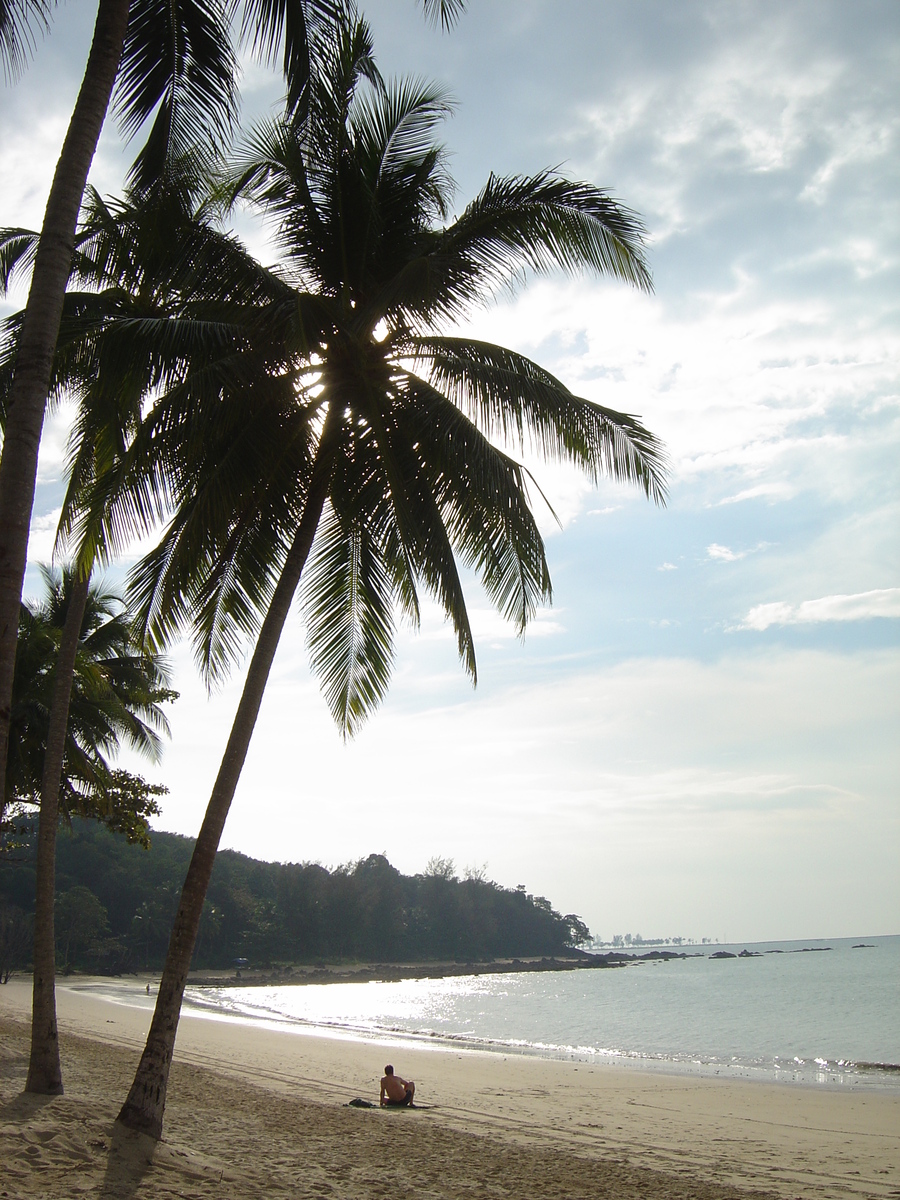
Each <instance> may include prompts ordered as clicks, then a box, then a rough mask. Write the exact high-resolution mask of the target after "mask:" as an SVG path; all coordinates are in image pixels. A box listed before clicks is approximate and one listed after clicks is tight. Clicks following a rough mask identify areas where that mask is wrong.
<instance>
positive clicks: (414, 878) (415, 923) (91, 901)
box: [0, 819, 590, 974]
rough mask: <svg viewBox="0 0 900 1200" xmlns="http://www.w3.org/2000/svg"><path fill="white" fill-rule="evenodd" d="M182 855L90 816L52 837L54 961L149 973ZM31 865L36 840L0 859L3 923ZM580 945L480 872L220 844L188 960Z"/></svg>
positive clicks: (14, 955)
mask: <svg viewBox="0 0 900 1200" xmlns="http://www.w3.org/2000/svg"><path fill="white" fill-rule="evenodd" d="M193 848H194V842H193V840H192V839H191V838H187V837H182V836H180V835H178V834H173V833H162V832H153V834H152V837H151V843H150V848H149V850H147V849H144V848H143V847H142V846H140V845H138V844H129V843H128V841H127V840H126V839H125V838H124V837H122V836H121V835H116V834H114V833H113V832H111V831H110V830H109V829H108V828H106V827H105V826H103V825H102V824H100V823H99V822H96V821H88V820H80V819H76V820H74V821H73V822H72V826H71V828H70V829H69V830H68V831H66V832H63V833H61V835H60V837H59V839H58V858H57V897H56V943H57V965H58V967H59V968H60V969H62V970H72V969H80V970H85V971H93V972H98V973H110V974H119V973H123V972H130V971H138V970H159V969H160V968H161V967H162V964H163V962H164V960H165V954H166V947H167V944H168V940H169V934H170V932H171V928H172V920H173V917H174V914H175V908H176V906H177V903H178V895H179V892H180V889H181V883H182V880H183V878H184V875H185V872H186V870H187V866H188V862H189V861H190V856H191V853H192V852H193ZM34 871H35V868H34V838H33V836H32V837H28V836H26V837H25V839H24V844H23V845H22V847H21V848H20V850H19V851H18V852H17V853H15V854H11V855H7V856H4V859H3V860H0V927H3V928H7V927H8V928H10V929H11V927H12V925H13V924H14V921H15V919H16V918H18V920H19V921H20V922H27V917H28V915H29V914H30V912H31V911H32V909H33V904H34ZM589 937H590V932H589V930H588V928H587V926H586V925H585V924H584V922H583V921H582V920H581V919H580V918H579V917H577V916H575V915H574V914H566V915H562V914H560V913H559V912H557V911H556V909H554V908H553V906H552V904H551V903H550V901H549V900H547V899H546V898H545V897H543V896H534V895H531V894H530V893H527V892H526V890H525V888H524V887H519V888H507V887H502V886H501V885H500V884H497V883H494V882H492V881H491V880H488V879H486V878H485V877H484V875H483V872H467V873H466V874H465V875H464V876H463V877H462V878H459V877H458V876H457V874H456V872H455V870H454V867H453V864H452V862H449V861H448V860H446V859H432V861H431V862H430V863H429V864H428V867H427V868H426V870H425V871H424V872H422V873H421V874H417V875H403V874H402V873H401V872H400V871H398V870H397V868H396V867H394V866H392V865H391V863H390V862H388V860H387V858H385V857H384V855H382V854H370V855H369V856H368V857H367V858H361V859H359V860H358V861H356V862H352V863H347V864H344V865H343V866H339V867H336V868H334V869H332V870H328V869H327V868H326V867H323V866H321V865H319V864H318V863H267V862H260V861H258V860H256V859H253V858H249V857H248V856H247V855H245V854H240V853H238V852H237V851H234V850H223V851H221V852H220V853H219V855H218V857H217V859H216V865H215V868H214V870H213V875H212V880H211V882H210V886H209V892H208V894H207V899H206V904H205V906H204V911H203V917H202V919H201V922H200V932H199V935H198V939H197V947H196V950H195V953H194V959H193V965H194V967H195V968H201V969H211V970H212V969H215V970H220V969H223V968H231V967H233V966H234V964H235V962H236V961H237V960H241V959H246V960H248V961H249V964H250V965H251V967H252V968H259V969H263V970H266V969H271V968H273V967H279V966H284V965H286V964H298V965H299V964H319V963H321V964H330V963H339V962H363V963H373V962H379V963H396V962H429V961H431V962H433V961H462V962H484V961H490V960H492V959H495V958H531V957H538V956H540V957H543V956H548V957H549V956H554V955H561V954H565V953H566V952H567V951H571V949H572V947H574V946H577V945H579V944H580V943H582V942H584V941H585V940H587V939H588V938H589ZM0 939H2V934H0ZM0 944H2V941H0ZM14 945H15V944H14V942H13V941H12V939H11V940H10V946H9V948H8V949H7V950H6V964H5V965H6V969H7V970H8V969H9V968H10V967H11V966H17V967H25V966H27V965H28V963H29V947H28V942H27V938H26V939H24V940H23V939H20V941H19V944H18V946H17V948H14ZM2 957H3V955H2V951H0V972H3V970H4V962H3V961H2ZM13 960H14V961H13Z"/></svg>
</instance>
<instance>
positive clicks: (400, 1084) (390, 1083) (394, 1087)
mask: <svg viewBox="0 0 900 1200" xmlns="http://www.w3.org/2000/svg"><path fill="white" fill-rule="evenodd" d="M415 1094H416V1085H415V1084H414V1083H413V1081H412V1080H411V1079H404V1078H403V1077H402V1076H401V1075H396V1074H395V1073H394V1068H393V1067H392V1066H391V1065H390V1064H388V1065H387V1066H386V1067H385V1068H384V1076H383V1077H382V1080H381V1101H380V1103H381V1107H382V1108H412V1107H413V1097H414V1096H415Z"/></svg>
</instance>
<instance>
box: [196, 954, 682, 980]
mask: <svg viewBox="0 0 900 1200" xmlns="http://www.w3.org/2000/svg"><path fill="white" fill-rule="evenodd" d="M704 957H706V956H705V955H703V954H699V953H698V954H686V953H684V952H675V951H672V950H651V951H649V952H648V953H647V954H623V953H621V952H619V951H612V952H611V953H609V954H589V953H587V952H586V951H582V952H581V953H580V954H579V955H578V956H577V957H575V956H573V957H571V958H569V957H566V958H560V957H553V958H502V959H495V960H492V961H490V962H466V963H459V962H426V963H359V964H338V963H336V964H324V965H315V966H296V967H288V968H286V969H285V970H281V971H279V970H272V971H252V970H251V971H248V970H241V971H240V972H237V971H204V972H200V971H198V972H197V973H196V974H192V975H189V976H188V987H193V988H223V987H272V986H273V985H278V986H285V985H289V984H300V985H302V984H322V983H400V982H401V981H402V980H404V979H447V978H453V977H455V976H459V975H503V974H520V973H524V972H528V971H602V970H608V969H614V968H617V967H627V966H630V965H632V964H634V963H641V962H661V961H668V960H669V959H682V958H704Z"/></svg>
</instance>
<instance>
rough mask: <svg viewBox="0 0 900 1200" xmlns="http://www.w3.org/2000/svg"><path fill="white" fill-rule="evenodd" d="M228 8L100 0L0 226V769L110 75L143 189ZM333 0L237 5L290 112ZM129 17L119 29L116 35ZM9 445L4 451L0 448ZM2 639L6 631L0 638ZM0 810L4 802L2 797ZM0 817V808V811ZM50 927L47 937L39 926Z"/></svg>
mask: <svg viewBox="0 0 900 1200" xmlns="http://www.w3.org/2000/svg"><path fill="white" fill-rule="evenodd" d="M423 2H424V6H425V9H426V14H427V15H429V16H432V17H438V18H439V19H440V20H441V21H442V23H443V24H444V25H445V26H448V25H449V24H450V23H452V21H453V20H454V19H455V17H456V16H457V15H458V13H459V11H460V10H461V9H462V7H463V5H462V3H461V0H423ZM51 7H52V6H51V4H50V3H49V2H48V0H21V2H17V3H12V4H4V3H0V57H2V59H3V62H4V65H5V66H6V68H7V73H8V74H9V73H12V74H14V73H15V71H16V70H18V69H19V68H20V67H21V66H22V64H23V62H24V60H25V58H26V57H27V52H28V50H29V49H30V48H31V45H32V43H33V40H34V39H33V24H30V23H29V22H32V23H37V24H43V25H44V26H46V25H47V24H48V21H49V14H50V10H51ZM232 9H233V6H232V5H231V4H229V3H226V2H225V0H179V2H178V3H177V4H175V5H172V4H170V3H168V2H166V3H162V2H161V0H101V2H100V4H99V7H98V14H97V21H96V26H95V31H94V43H93V46H92V50H91V55H90V58H89V61H88V65H87V70H86V73H85V77H84V83H83V85H82V89H81V92H80V94H79V98H78V103H77V105H76V108H75V111H74V113H73V117H72V121H71V124H70V127H69V133H68V135H67V138H66V141H65V144H64V147H63V152H62V155H61V157H60V160H59V163H58V165H57V171H56V175H55V177H54V182H53V187H52V189H51V194H50V199H49V201H48V206H47V212H46V215H45V220H44V228H43V231H42V233H41V235H40V238H38V237H36V236H33V235H29V234H28V232H27V231H24V230H7V231H5V232H4V234H3V236H2V238H0V276H2V286H3V288H4V289H5V288H6V286H7V284H8V281H9V278H10V275H11V273H12V272H13V271H14V270H16V269H18V268H21V267H22V266H23V265H24V266H26V267H31V266H33V273H32V280H31V290H30V292H29V299H28V306H27V308H26V309H25V312H24V313H23V314H22V320H21V322H20V324H19V328H18V329H17V337H16V342H15V355H14V358H13V360H12V366H13V368H14V369H13V371H12V372H11V376H10V380H9V382H8V386H7V387H6V388H5V389H4V393H3V400H4V405H3V415H4V417H5V422H4V433H5V440H4V448H5V452H4V455H3V458H2V460H0V772H2V770H3V768H4V764H5V762H6V756H7V748H8V733H9V728H8V709H6V708H5V706H4V704H3V699H4V697H5V696H6V695H7V694H8V689H9V687H11V686H12V669H13V661H14V657H15V645H14V643H13V642H12V641H11V634H10V631H11V630H12V628H13V627H12V624H11V622H10V620H8V619H7V620H6V621H5V623H4V619H3V616H4V613H5V614H6V616H7V618H8V617H9V615H10V613H11V612H12V610H13V608H14V607H16V606H17V605H18V602H19V597H20V596H21V588H22V580H23V576H24V569H25V551H26V546H27V537H28V526H29V522H30V518H31V510H32V505H33V499H34V483H35V475H36V467H37V451H38V445H39V441H40V434H41V427H42V424H43V417H44V408H45V403H46V399H47V395H48V391H49V390H50V388H51V374H52V367H51V358H52V355H53V343H54V341H55V340H56V338H57V336H58V327H59V320H60V312H61V306H62V304H63V290H64V288H65V280H66V276H67V275H68V274H69V272H70V270H71V266H72V249H73V246H72V243H73V237H74V226H75V219H76V214H77V211H78V207H79V204H80V203H81V197H82V195H83V192H84V188H85V182H86V179H87V172H88V170H89V167H90V163H91V160H92V158H93V153H94V150H95V148H96V144H97V140H98V138H99V134H100V129H101V127H102V124H103V121H104V119H105V113H106V109H107V107H108V105H109V101H110V96H111V93H112V88H113V83H114V80H115V79H116V78H117V77H118V79H119V85H120V95H119V107H120V112H121V116H122V123H123V127H124V129H125V132H126V133H129V134H131V133H134V132H136V130H137V129H138V128H139V127H140V126H141V125H142V124H143V123H144V122H145V121H146V120H147V119H148V118H149V117H150V116H151V115H152V113H153V112H154V109H156V117H155V119H154V121H153V124H152V128H151V130H150V135H149V137H148V140H147V143H146V145H145V146H144V148H143V150H142V151H141V153H140V155H139V156H138V159H137V161H136V163H135V165H134V167H133V168H132V173H131V177H132V180H133V182H134V184H135V186H137V187H144V188H147V187H148V186H152V185H154V184H155V182H156V181H158V179H159V178H160V175H162V176H163V177H165V176H166V175H168V173H169V172H170V171H171V170H172V168H173V165H174V163H175V162H177V161H178V158H179V155H180V154H182V153H183V151H184V148H185V145H186V142H187V141H191V142H192V140H193V138H194V137H195V136H196V130H197V129H200V128H204V127H207V128H208V129H209V130H210V131H211V133H212V141H213V143H215V141H216V139H217V138H219V137H221V136H222V135H223V134H224V133H225V132H226V130H227V128H228V127H229V125H230V121H231V117H232V114H233V110H234V59H233V54H232V51H231V47H230V43H229V41H228V37H227V27H228V24H229V20H230V17H231V14H232ZM335 11H336V6H335V0H293V2H286V0H275V2H274V3H272V2H270V0H246V2H245V4H244V19H243V33H244V35H245V36H247V37H249V38H250V40H252V41H253V43H254V46H255V48H256V49H257V50H258V51H260V52H261V54H262V55H263V56H269V57H271V56H272V55H273V53H274V52H275V51H276V50H277V48H278V46H279V45H280V44H283V47H284V74H285V80H286V82H287V96H286V105H287V109H288V111H290V112H293V113H300V112H302V110H303V106H304V103H305V94H306V84H307V80H308V78H309V73H310V70H311V62H310V57H309V47H310V41H309V31H310V30H311V29H312V28H314V27H315V25H316V23H317V22H321V21H323V20H329V19H332V18H333V16H334V15H335ZM126 22H127V31H126ZM6 451H8V453H7V452H6ZM82 558H83V556H82V557H80V558H79V562H80V568H79V570H80V574H79V578H78V580H77V584H76V588H75V591H74V593H73V597H72V603H71V604H70V606H69V624H68V627H67V629H66V630H64V635H63V638H62V640H61V643H60V647H59V658H58V660H57V663H56V670H55V683H54V697H53V703H52V708H51V718H50V730H49V734H48V744H47V751H46V754H45V759H44V777H43V785H42V794H43V801H42V805H41V832H40V834H39V844H40V851H39V855H38V861H39V869H38V898H37V907H38V909H41V910H47V914H48V915H47V919H46V921H44V920H39V921H38V922H37V926H38V929H39V931H41V938H40V939H39V941H40V942H41V944H43V943H44V942H46V945H45V946H44V948H43V951H42V952H41V953H37V952H36V959H39V960H40V961H41V962H42V963H44V964H45V967H46V970H37V969H36V970H35V975H34V988H35V1003H34V1013H33V1022H32V1058H31V1066H30V1069H29V1076H28V1082H27V1085H26V1088H27V1090H30V1091H36V1092H45V1093H58V1092H60V1091H61V1090H62V1076H61V1071H60V1064H59V1050H58V1039H57V1033H56V1015H55V1001H54V964H53V955H52V947H53V936H52V935H53V930H52V923H53V895H54V879H53V862H54V858H55V837H56V823H57V812H58V807H59V787H60V779H61V771H62V759H63V748H64V740H65V730H66V727H67V722H68V704H69V694H70V689H71V680H72V672H73V668H74V660H75V654H76V647H77V642H78V632H79V629H80V624H81V614H80V611H79V609H80V607H81V606H83V605H84V604H85V603H86V601H87V594H88V587H89V582H90V565H89V563H88V562H87V561H86V560H85V561H82ZM4 632H5V634H7V635H9V636H5V637H4ZM0 807H2V805H0ZM0 816H2V813H0ZM44 934H46V937H44V936H43V935H44Z"/></svg>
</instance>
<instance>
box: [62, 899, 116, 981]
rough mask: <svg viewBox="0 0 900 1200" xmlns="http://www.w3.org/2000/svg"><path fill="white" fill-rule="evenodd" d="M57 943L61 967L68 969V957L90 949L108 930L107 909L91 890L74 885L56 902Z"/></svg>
mask: <svg viewBox="0 0 900 1200" xmlns="http://www.w3.org/2000/svg"><path fill="white" fill-rule="evenodd" d="M55 926H56V942H57V946H58V947H59V948H60V949H61V951H62V960H63V961H62V966H63V969H64V970H67V969H68V966H69V958H70V955H71V956H72V957H75V956H76V955H77V953H78V951H79V950H84V949H87V948H89V947H91V946H92V945H93V943H95V942H96V941H97V940H98V939H99V938H100V937H101V936H102V935H103V934H104V933H106V932H107V931H108V929H109V924H108V922H107V915H106V909H105V908H104V907H103V905H102V904H101V903H100V901H99V900H98V899H97V897H96V896H95V895H94V893H93V892H92V891H91V889H90V888H88V887H84V886H83V885H82V884H76V886H75V887H73V888H70V889H69V890H68V891H67V892H63V893H62V894H61V895H58V896H57V898H56V919H55Z"/></svg>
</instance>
